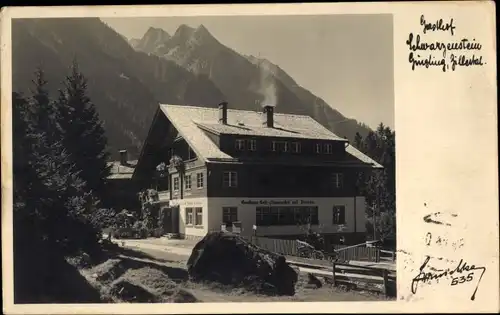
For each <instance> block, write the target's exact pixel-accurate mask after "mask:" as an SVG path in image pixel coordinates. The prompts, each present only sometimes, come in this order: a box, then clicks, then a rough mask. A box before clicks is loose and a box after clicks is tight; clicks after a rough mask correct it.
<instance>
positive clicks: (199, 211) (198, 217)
mask: <svg viewBox="0 0 500 315" xmlns="http://www.w3.org/2000/svg"><path fill="white" fill-rule="evenodd" d="M194 210H195V213H196V216H195V220H194V225H197V226H200V225H203V208H194Z"/></svg>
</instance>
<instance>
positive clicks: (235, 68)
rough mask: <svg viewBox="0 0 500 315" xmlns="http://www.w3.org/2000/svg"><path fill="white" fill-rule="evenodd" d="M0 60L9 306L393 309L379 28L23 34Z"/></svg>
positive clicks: (390, 188) (137, 25) (195, 24)
mask: <svg viewBox="0 0 500 315" xmlns="http://www.w3.org/2000/svg"><path fill="white" fill-rule="evenodd" d="M366 30H369V32H366ZM370 43H378V47H377V48H376V51H373V50H372V51H366V50H364V49H363V47H362V46H363V45H370ZM12 46H13V47H12V49H13V58H12V61H13V69H12V75H13V95H12V97H13V113H14V118H13V128H14V136H13V137H14V138H13V146H14V149H13V152H14V157H13V158H14V191H15V193H14V222H15V223H14V242H15V245H14V253H15V257H14V265H15V274H14V280H15V301H16V302H17V301H19V303H55V302H57V303H84V302H108V303H117V302H142V303H144V302H216V301H217V302H218V301H221V302H222V301H227V302H247V301H253V302H259V301H342V300H353V301H362V300H386V299H391V297H394V296H395V287H396V286H395V280H396V278H395V260H396V257H395V240H396V238H395V216H396V209H395V173H394V171H395V131H394V129H393V128H394V127H393V126H394V85H393V57H392V49H393V48H392V47H393V43H392V16H391V15H389V14H387V15H383V14H380V15H337V16H336V15H328V16H304V17H300V16H246V17H196V16H194V17H152V18H108V19H106V18H100V19H99V18H57V19H50V18H47V19H19V20H14V21H13V23H12ZM34 261H37V264H36V266H33V262H34Z"/></svg>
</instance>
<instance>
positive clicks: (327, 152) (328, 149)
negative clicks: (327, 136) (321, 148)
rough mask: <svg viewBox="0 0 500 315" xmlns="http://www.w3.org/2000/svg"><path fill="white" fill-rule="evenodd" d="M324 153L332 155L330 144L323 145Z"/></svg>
mask: <svg viewBox="0 0 500 315" xmlns="http://www.w3.org/2000/svg"><path fill="white" fill-rule="evenodd" d="M325 153H326V154H332V153H333V150H332V145H331V144H330V143H327V144H325Z"/></svg>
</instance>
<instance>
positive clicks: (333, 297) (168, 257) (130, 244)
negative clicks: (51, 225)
mask: <svg viewBox="0 0 500 315" xmlns="http://www.w3.org/2000/svg"><path fill="white" fill-rule="evenodd" d="M114 242H115V243H117V244H119V245H120V246H121V247H124V248H128V249H132V250H134V251H139V252H142V253H144V254H145V255H147V256H148V257H150V258H147V259H149V260H150V259H153V260H155V261H156V263H159V264H161V265H164V266H167V267H174V268H180V269H184V270H185V269H186V262H187V260H188V258H189V256H190V255H191V251H192V246H191V245H188V244H183V243H181V244H179V243H180V242H182V241H179V240H162V239H147V240H114ZM299 269H300V271H301V274H300V276H299V282H298V283H297V292H296V294H295V296H292V297H269V296H263V295H258V294H254V293H249V292H242V290H239V289H227V288H226V289H224V288H220V287H219V286H218V285H217V284H199V283H191V282H189V281H187V282H185V283H183V284H182V288H183V289H185V290H187V291H189V292H190V293H192V294H193V295H194V296H195V297H196V298H197V299H198V300H200V301H203V302H272V301H281V302H286V301H309V302H312V301H369V300H371V301H380V300H386V298H385V297H382V296H379V295H376V294H372V293H369V292H363V291H344V290H341V289H338V288H331V287H329V286H324V287H322V288H318V289H308V288H305V287H304V286H305V281H306V280H305V279H306V278H307V272H309V271H310V270H308V269H307V268H299Z"/></svg>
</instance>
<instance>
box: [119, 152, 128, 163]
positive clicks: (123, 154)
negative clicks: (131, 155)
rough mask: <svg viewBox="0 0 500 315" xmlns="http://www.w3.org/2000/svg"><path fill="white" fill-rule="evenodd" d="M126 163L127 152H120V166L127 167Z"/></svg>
mask: <svg viewBox="0 0 500 315" xmlns="http://www.w3.org/2000/svg"><path fill="white" fill-rule="evenodd" d="M127 162H128V156H127V150H120V164H121V165H127Z"/></svg>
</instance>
